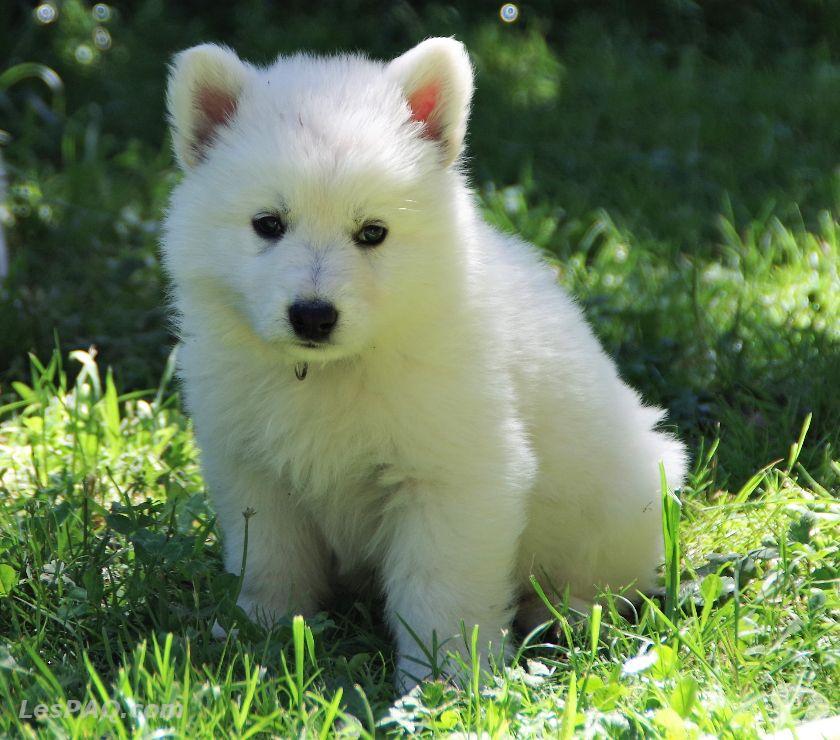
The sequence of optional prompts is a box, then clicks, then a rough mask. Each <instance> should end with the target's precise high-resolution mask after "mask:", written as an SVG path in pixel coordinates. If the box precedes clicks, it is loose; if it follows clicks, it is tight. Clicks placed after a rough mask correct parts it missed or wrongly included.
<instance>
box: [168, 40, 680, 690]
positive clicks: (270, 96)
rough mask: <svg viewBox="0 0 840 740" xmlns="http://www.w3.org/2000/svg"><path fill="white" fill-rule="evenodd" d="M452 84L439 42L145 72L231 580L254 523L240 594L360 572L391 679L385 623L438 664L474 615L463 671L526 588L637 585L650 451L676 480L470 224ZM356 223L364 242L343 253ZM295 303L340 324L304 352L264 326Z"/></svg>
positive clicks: (604, 373) (466, 68)
mask: <svg viewBox="0 0 840 740" xmlns="http://www.w3.org/2000/svg"><path fill="white" fill-rule="evenodd" d="M471 94H472V69H471V66H470V63H469V59H468V57H467V54H466V52H465V50H464V48H463V46H462V45H461V44H460V43H458V42H457V41H455V40H452V39H429V40H427V41H424V42H423V43H421V44H419V45H418V46H416V47H415V48H413V49H412V50H410V51H409V52H407V53H406V54H404V55H403V56H401V57H399V58H397V59H395V60H393V61H391V62H390V63H380V62H376V61H371V60H368V59H366V58H364V57H362V56H336V57H330V58H319V57H313V56H308V55H303V54H301V55H296V56H291V57H283V58H280V59H278V60H277V61H276V62H275V63H274V64H272V65H271V66H269V67H266V68H258V67H255V66H252V65H249V64H246V63H244V62H242V61H241V60H239V58H238V57H237V56H236V55H235V54H234V53H233V52H232V51H230V50H228V49H225V48H222V47H218V46H212V45H203V46H199V47H195V48H192V49H189V50H187V51H185V52H182V53H181V54H179V55H178V56H177V57H176V59H175V61H174V63H173V66H172V70H171V76H170V82H169V93H168V96H169V97H168V103H169V110H170V120H171V124H172V129H173V141H174V146H175V151H176V155H177V158H178V161H179V162H180V164H181V166H182V168H183V170H184V178H183V180H182V181H181V183H180V184H179V185H178V186H177V187H176V189H175V191H174V193H173V195H172V201H171V207H170V209H169V212H168V215H167V218H166V224H165V236H164V240H163V254H164V258H165V264H166V267H167V269H168V272H169V274H170V276H171V278H172V283H173V304H174V313H175V315H176V317H177V322H178V326H179V330H180V335H181V339H182V343H183V347H182V349H181V352H180V355H179V359H180V373H181V377H182V378H183V383H184V390H185V393H186V400H187V405H188V408H189V410H190V412H191V414H192V416H193V418H194V421H195V429H196V434H197V439H198V443H199V446H200V448H201V453H202V465H203V470H204V475H205V477H206V481H207V484H208V486H209V490H210V492H211V495H212V498H213V502H214V505H215V509H216V512H217V514H218V520H219V523H220V525H221V529H222V532H223V535H224V550H225V558H226V565H227V567H228V568H229V569H230V570H231V571H232V572H234V573H238V572H239V570H240V567H241V560H242V555H243V545H244V542H243V538H244V533H245V518H244V517H243V511H245V510H246V509H251V510H253V511H254V512H255V513H254V515H253V516H252V517H251V518H250V520H249V522H248V528H249V531H248V538H249V544H248V553H247V565H246V569H245V577H244V584H243V589H242V592H241V597H240V604H241V606H242V607H243V608H244V609H245V610H246V612H247V613H248V614H249V615H251V616H252V617H253V618H255V619H259V620H264V621H266V622H271V621H273V620H275V619H276V618H278V617H279V616H282V615H285V614H288V613H290V612H294V613H303V614H311V613H313V612H315V611H317V610H318V609H319V607H321V606H322V605H323V604H324V602H325V600H326V599H327V598H328V596H329V593H330V591H331V588H332V587H333V585H334V584H335V582H336V581H337V579H342V578H344V579H355V578H358V577H360V576H362V575H364V574H369V573H373V574H375V577H376V578H377V581H378V583H379V584H380V585H381V588H382V590H383V592H384V595H385V601H386V613H387V616H388V619H389V622H390V625H391V627H392V629H393V632H394V635H395V637H396V641H397V648H398V661H399V665H398V669H399V670H398V675H399V677H400V680H401V681H402V682H404V683H405V684H410V683H411V682H412V681H413V680H416V679H420V678H423V677H425V675H426V673H427V672H428V667H427V666H424V665H423V663H424V662H425V659H424V658H423V652H422V650H421V648H420V646H419V645H417V643H416V642H415V640H414V638H413V637H412V636H411V634H410V631H409V630H408V629H407V628H406V625H409V626H410V627H411V630H413V631H414V632H415V633H416V635H417V636H418V637H420V638H421V640H423V641H425V642H426V643H429V642H431V640H432V635H433V633H434V634H436V636H437V638H438V641H443V640H447V639H450V638H451V639H450V642H448V643H447V647H450V648H452V649H456V650H457V649H460V650H462V651H463V650H464V649H465V648H464V642H463V639H461V637H460V635H461V625H462V623H463V624H464V625H465V626H466V628H467V631H468V632H469V631H470V630H471V628H472V626H473V625H477V626H478V627H479V630H480V632H479V634H480V637H481V643H480V644H481V647H482V652H483V653H484V654H485V655H489V654H491V653H493V652H494V651H498V650H500V648H502V646H503V645H504V644H505V643H506V642H507V643H508V644H509V640H506V639H505V635H506V632H507V630H508V628H509V627H510V624H511V620H512V619H513V617H514V615H515V613H516V611H517V608H519V607H520V606H521V604H522V603H523V602H524V603H526V604H527V603H528V602H529V595H530V594H532V593H533V590H532V587H531V585H530V583H529V577H530V576H531V574H535V575H536V576H537V577H538V578H539V579H540V580H541V581H542V582H543V584H544V585H545V587H546V589H547V590H548V589H551V590H552V593H558V592H559V593H562V592H563V590H564V589H565V588H568V590H569V592H570V593H571V594H572V596H573V597H575V598H576V599H579V600H582V601H585V602H591V601H592V600H594V599H595V598H597V595H598V593H599V591H600V590H602V589H606V588H609V589H611V590H613V591H614V592H619V591H620V590H622V589H625V590H626V593H627V594H628V595H631V596H632V595H633V594H636V592H637V591H645V590H647V589H650V588H651V587H652V586H654V584H655V579H656V570H657V567H658V566H659V565H660V564H661V561H662V551H663V546H662V532H661V520H660V473H659V465H660V462H661V463H662V464H663V465H664V469H665V471H666V474H667V479H668V483H669V485H671V486H679V485H680V484H681V482H682V481H683V477H684V474H685V453H684V449H683V446H682V445H681V444H680V443H679V442H678V441H677V440H676V439H674V438H673V437H671V436H669V435H668V434H665V433H663V432H662V431H659V430H658V428H657V425H658V424H659V422H660V421H661V420H662V413H661V412H660V411H659V410H657V409H654V408H650V407H647V406H645V405H644V404H643V403H642V402H641V401H640V399H639V396H638V394H637V393H636V392H635V391H633V390H632V389H631V388H629V387H628V386H627V385H626V384H624V383H623V382H622V380H621V379H620V378H619V375H618V373H617V371H616V368H615V365H614V364H613V362H612V361H611V360H610V359H609V358H608V357H607V356H606V354H605V353H604V352H603V350H602V348H601V347H600V345H599V343H598V341H597V340H596V338H595V337H594V335H593V333H592V331H591V330H590V328H589V326H588V325H587V323H586V321H585V319H584V317H583V315H582V313H581V311H580V309H579V308H578V307H577V306H576V305H575V303H574V302H573V301H572V300H571V299H570V298H569V297H568V296H567V295H566V294H565V293H564V292H563V290H561V289H560V288H559V287H558V286H557V284H556V280H555V275H554V273H553V272H552V270H551V269H550V268H549V267H548V266H546V265H545V264H544V263H543V261H542V260H541V258H540V255H539V254H538V253H537V251H536V250H535V249H534V248H533V247H531V246H530V245H528V244H526V243H524V242H522V241H521V240H519V239H517V238H515V237H513V236H509V235H506V234H502V233H500V232H498V231H496V230H495V229H493V228H491V227H490V226H488V225H487V224H486V223H484V221H483V220H482V218H481V215H480V212H479V209H478V207H477V204H476V201H475V197H474V195H473V194H472V192H471V191H470V189H469V187H468V185H467V182H466V179H465V176H464V173H463V171H462V168H461V166H460V165H459V157H460V154H461V151H462V148H463V139H464V133H465V130H466V122H467V117H468V111H469V104H470V97H471ZM260 213H269V214H276V216H277V218H279V219H281V220H282V223H283V225H284V229H285V232H284V233H283V235H282V238H279V239H277V240H274V241H270V240H269V241H267V240H266V239H265V238H264V237H263V236H260V234H258V233H256V232H255V229H254V226H253V220H254V218H255V216H256V215H257V214H260ZM371 220H375V221H376V223H379V224H383V225H385V226H386V227H387V237H386V238H385V240H384V241H383V242H382V244H380V245H378V246H375V247H364V246H360V245H359V243H357V242H356V241H354V238H355V237H354V235H356V234H357V233H358V230H359V229H360V228H362V227H363V225H364V224H365V223H369V222H370V221H371ZM313 298H318V299H321V300H325V301H329V302H330V303H331V304H333V305H334V306H335V308H336V309H337V311H338V321H337V323H336V325H335V329H334V331H333V332H332V334H331V335H330V338H329V340H328V341H327V342H324V343H319V344H318V345H317V346H313V345H312V344H311V343H308V344H307V343H302V342H300V341H299V340H298V338H297V337H296V335H295V332H294V330H293V328H292V326H291V325H290V321H289V318H288V315H289V313H288V312H289V306H290V305H291V303H293V302H294V301H296V300H301V299H305V300H309V299H313ZM296 370H297V372H296ZM304 370H305V371H306V376H305V379H303V380H299V379H298V376H299V375H301V374H302V372H303V371H304ZM525 611H528V609H527V608H524V609H523V613H524V612H525Z"/></svg>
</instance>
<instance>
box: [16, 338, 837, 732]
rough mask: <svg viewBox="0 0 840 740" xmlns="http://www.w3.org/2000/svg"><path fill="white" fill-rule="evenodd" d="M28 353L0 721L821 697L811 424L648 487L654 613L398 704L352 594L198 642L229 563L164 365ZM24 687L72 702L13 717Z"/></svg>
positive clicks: (604, 710) (826, 645) (829, 705)
mask: <svg viewBox="0 0 840 740" xmlns="http://www.w3.org/2000/svg"><path fill="white" fill-rule="evenodd" d="M32 363H33V364H32V381H31V382H30V383H28V384H23V383H17V384H16V393H17V395H18V400H17V401H14V402H12V403H11V404H10V405H9V406H7V407H5V408H4V409H3V412H4V413H5V414H6V419H5V421H4V422H3V424H2V426H0V471H2V472H0V480H2V494H3V501H4V503H3V506H2V507H0V563H2V565H0V593H2V596H0V625H2V628H0V696H2V701H3V703H4V704H5V706H6V711H5V712H3V713H2V714H0V733H2V734H15V733H18V732H19V733H21V734H30V735H31V734H34V733H35V731H36V729H40V730H46V731H49V732H51V733H59V734H61V735H67V736H90V735H102V734H109V735H111V736H119V737H124V736H125V737H128V736H135V735H137V736H149V735H150V734H151V733H153V732H154V731H156V730H162V731H165V733H164V734H166V733H172V734H176V735H179V736H185V735H197V736H214V735H218V734H230V735H234V736H250V735H253V734H257V733H270V734H273V735H279V736H297V735H300V734H303V733H305V734H306V735H307V736H315V735H319V736H321V737H324V736H326V735H330V736H332V735H333V734H335V733H338V734H340V735H347V736H365V737H367V736H373V735H376V734H381V733H386V732H394V733H397V732H404V733H409V734H414V733H428V734H432V735H434V734H449V733H452V732H475V733H485V732H486V733H488V734H489V735H490V736H504V735H509V734H516V735H523V736H524V735H532V736H543V735H545V734H551V735H561V736H563V737H572V736H575V735H577V734H580V733H583V732H587V733H594V734H597V735H609V736H626V737H632V736H638V735H645V736H649V735H660V736H668V737H692V736H695V735H698V734H713V735H729V736H733V737H755V736H757V735H758V734H759V733H760V732H765V731H770V730H775V729H780V728H785V727H789V726H791V725H793V724H795V723H797V722H799V721H802V720H803V719H808V718H815V717H823V716H826V715H829V714H831V713H832V712H834V711H836V709H837V706H838V702H840V646H839V645H838V640H837V634H838V629H837V619H838V613H839V612H840V598H839V597H838V589H837V584H838V579H839V578H840V548H838V540H837V532H838V525H839V524H840V505H838V502H837V489H838V484H840V464H838V461H836V460H832V461H830V462H829V463H828V464H827V467H826V468H825V469H824V470H822V469H821V470H808V469H807V468H806V467H805V466H804V465H802V463H801V458H802V453H803V451H804V450H805V449H806V446H805V445H806V443H805V440H806V439H808V434H807V432H808V424H809V423H810V418H806V419H805V420H804V422H803V426H802V428H801V433H800V434H799V435H798V436H797V438H795V439H792V440H789V442H790V449H789V452H788V454H787V455H786V456H784V458H782V459H779V460H776V461H774V462H769V464H768V465H766V466H765V467H763V468H762V469H761V470H759V471H757V472H756V474H755V475H753V476H751V477H750V478H749V479H748V480H745V481H741V482H740V483H739V485H738V486H737V487H732V488H730V489H728V490H721V489H719V488H718V487H717V486H716V485H715V476H716V460H717V456H718V449H719V448H717V447H716V446H715V445H714V444H713V445H712V446H711V447H709V448H706V449H704V450H701V451H700V453H699V455H698V458H697V462H696V464H695V467H694V470H693V472H692V475H691V480H690V483H689V485H688V486H686V488H685V489H684V490H683V491H681V492H680V498H681V500H682V504H681V506H680V505H679V504H678V503H677V502H676V500H675V499H674V498H673V497H672V496H671V495H670V494H667V493H666V498H665V500H666V502H667V505H666V507H665V510H666V513H667V516H666V523H667V526H666V537H667V541H669V542H670V546H669V547H668V552H669V562H668V567H667V568H666V574H665V583H666V587H667V597H666V603H665V605H664V607H662V608H660V607H659V606H658V605H657V604H655V603H653V602H651V603H650V604H648V605H646V607H645V608H644V609H643V610H642V613H641V615H640V619H639V621H638V623H633V624H631V623H628V622H627V621H625V620H624V619H623V618H622V617H621V616H619V614H618V613H616V611H615V609H614V607H612V606H611V605H608V607H606V608H605V609H604V610H603V613H602V611H601V610H600V609H598V610H596V611H595V612H594V613H593V614H592V615H590V616H589V617H588V621H587V622H586V623H585V624H583V625H580V624H576V623H575V621H574V620H571V621H570V619H569V618H570V616H571V615H570V613H569V612H568V610H567V609H566V608H565V607H564V606H563V605H562V604H560V605H554V606H555V607H556V608H555V610H554V615H555V620H554V627H555V628H556V631H555V629H551V628H549V627H547V628H546V629H544V630H543V631H542V632H537V633H534V634H531V635H529V636H527V638H526V639H525V641H524V643H523V645H522V647H521V648H520V650H519V657H518V660H517V662H516V663H515V664H514V665H513V666H511V667H507V668H499V669H498V670H497V672H496V673H495V675H494V676H493V677H492V678H490V679H488V680H486V681H485V680H482V681H479V680H478V679H479V676H478V674H477V670H478V668H477V665H478V664H477V663H476V664H475V666H473V667H469V668H468V669H467V671H466V674H465V678H464V681H463V684H462V685H447V684H443V683H432V684H427V685H424V686H423V687H422V688H421V689H420V690H418V691H415V692H414V693H412V694H410V695H408V696H406V697H403V698H398V697H397V696H396V694H395V692H394V690H393V684H392V677H393V676H392V672H393V654H392V647H391V644H390V642H389V640H388V638H387V633H386V631H385V629H384V627H383V625H382V623H381V621H380V615H379V612H378V604H377V603H376V601H375V600H374V599H371V598H367V599H361V600H354V599H346V600H343V601H341V602H340V603H339V604H338V605H337V606H336V607H335V609H333V610H332V611H330V612H329V613H325V614H324V615H322V616H320V617H319V618H318V619H316V620H313V621H311V622H309V623H308V624H304V622H303V620H302V619H301V618H299V617H296V618H294V619H293V620H291V621H289V622H287V623H284V624H283V625H281V626H280V627H278V628H276V629H275V630H273V631H271V632H266V631H264V630H262V629H260V628H258V627H256V626H254V625H248V624H245V625H243V627H242V630H241V632H240V634H239V636H238V637H237V638H236V639H232V640H229V641H227V642H217V641H215V640H213V639H212V638H211V637H210V626H211V625H212V623H213V621H214V619H216V618H219V619H221V620H222V621H224V622H225V623H227V620H235V619H236V618H237V612H236V609H235V607H234V606H233V603H232V601H233V595H234V594H235V593H236V590H237V588H236V586H237V577H236V576H233V575H226V574H224V573H222V570H221V564H220V553H219V546H218V541H217V537H216V533H215V529H214V520H213V515H212V512H211V511H210V510H209V509H208V506H207V501H206V499H205V496H204V490H203V485H202V482H201V477H200V475H199V470H198V466H197V462H196V448H195V445H194V442H193V438H192V434H191V430H190V423H189V421H188V420H187V419H186V418H185V417H184V416H183V414H182V413H181V412H180V410H179V407H178V400H177V396H176V395H174V394H173V393H172V392H171V391H170V390H169V387H168V381H169V377H168V376H166V377H165V378H164V382H163V383H161V385H160V387H159V388H158V389H156V390H153V391H148V392H143V391H138V392H131V393H127V394H120V393H119V392H118V390H117V388H116V386H115V382H114V380H113V378H112V375H111V374H110V373H108V374H107V375H106V376H105V377H104V379H103V378H102V376H101V374H100V372H99V368H98V366H97V364H96V361H95V357H93V356H92V355H91V354H89V353H85V352H76V353H74V355H73V357H72V358H71V366H70V367H68V368H65V367H64V366H63V365H62V362H61V356H60V354H58V353H55V354H54V355H53V357H52V360H51V362H50V363H49V364H48V365H47V366H46V367H45V366H43V365H41V364H40V363H38V362H37V360H35V359H34V358H33V360H32ZM74 376H75V377H74ZM10 406H11V407H13V408H10ZM557 632H559V634H560V635H561V636H562V639H558V638H557V637H556V633H557ZM24 699H25V700H26V702H27V707H26V709H25V711H24V712H23V713H24V714H30V715H31V714H32V711H33V708H34V707H35V706H36V705H37V704H39V703H43V704H45V705H47V706H48V707H50V708H51V707H52V706H53V705H61V704H63V703H67V702H77V703H78V704H77V705H75V704H71V705H70V706H76V707H78V709H77V711H76V712H75V713H72V714H70V715H68V716H65V715H64V714H62V711H63V710H62V711H60V710H59V709H56V710H55V712H54V713H55V714H56V715H58V716H52V715H51V714H50V713H49V711H48V712H47V716H46V717H44V718H43V719H41V720H35V719H34V718H32V719H28V718H24V719H21V718H20V717H19V715H20V714H21V706H22V702H23V700H24ZM155 705H156V706H155ZM167 706H170V707H180V716H175V715H174V714H173V715H172V716H169V715H167V711H171V712H173V713H174V712H176V709H175V708H172V709H167V708H166V707H167ZM101 707H105V714H104V716H102V715H101V714H100V708H101ZM148 707H151V709H144V708H148ZM160 708H162V709H160Z"/></svg>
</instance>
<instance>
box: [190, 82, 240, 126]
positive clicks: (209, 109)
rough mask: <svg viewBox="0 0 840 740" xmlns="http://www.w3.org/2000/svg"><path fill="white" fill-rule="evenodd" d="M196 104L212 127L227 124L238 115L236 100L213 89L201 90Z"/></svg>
mask: <svg viewBox="0 0 840 740" xmlns="http://www.w3.org/2000/svg"><path fill="white" fill-rule="evenodd" d="M196 103H197V105H198V109H199V110H200V111H201V112H202V113H203V114H204V117H205V118H206V119H207V122H208V123H209V124H210V125H211V126H220V125H222V124H224V123H226V122H227V121H228V120H229V119H230V118H232V117H233V114H234V113H236V98H234V97H232V96H231V95H230V94H229V93H226V92H223V91H221V90H214V89H213V88H212V87H205V88H204V89H202V90H199V92H198V95H197V96H196Z"/></svg>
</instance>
